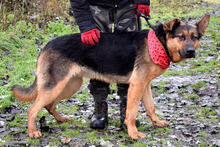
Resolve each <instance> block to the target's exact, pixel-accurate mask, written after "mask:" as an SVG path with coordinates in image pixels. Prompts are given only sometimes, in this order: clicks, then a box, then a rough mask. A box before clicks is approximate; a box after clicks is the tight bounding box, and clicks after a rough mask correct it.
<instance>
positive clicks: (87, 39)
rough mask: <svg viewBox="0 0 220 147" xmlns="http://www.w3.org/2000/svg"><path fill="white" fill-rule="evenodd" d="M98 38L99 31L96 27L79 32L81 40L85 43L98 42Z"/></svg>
mask: <svg viewBox="0 0 220 147" xmlns="http://www.w3.org/2000/svg"><path fill="white" fill-rule="evenodd" d="M99 38H100V32H99V31H98V29H96V28H95V29H92V30H90V31H87V32H84V33H82V34H81V40H82V42H83V43H84V44H87V45H95V44H96V43H98V42H99Z"/></svg>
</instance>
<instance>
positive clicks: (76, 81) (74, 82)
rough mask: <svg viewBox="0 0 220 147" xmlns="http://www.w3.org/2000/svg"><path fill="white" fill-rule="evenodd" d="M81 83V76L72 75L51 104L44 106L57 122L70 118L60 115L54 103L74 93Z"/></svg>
mask: <svg viewBox="0 0 220 147" xmlns="http://www.w3.org/2000/svg"><path fill="white" fill-rule="evenodd" d="M82 83H83V78H82V77H73V78H71V80H69V82H68V84H67V85H66V87H65V88H64V90H63V91H62V93H61V94H60V95H59V96H58V97H57V98H56V100H54V101H53V102H52V103H51V104H49V105H47V106H45V108H46V109H47V111H48V112H49V113H50V114H52V115H53V116H54V117H55V119H56V120H57V121H59V122H65V121H69V120H70V119H69V118H68V117H64V116H61V115H60V114H59V113H58V112H57V111H56V110H55V107H56V104H57V103H59V101H61V100H62V99H65V98H69V97H71V96H72V95H73V94H74V93H76V92H77V91H78V90H79V88H80V87H81V85H82Z"/></svg>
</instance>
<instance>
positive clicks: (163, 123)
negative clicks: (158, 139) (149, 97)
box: [153, 120, 169, 127]
mask: <svg viewBox="0 0 220 147" xmlns="http://www.w3.org/2000/svg"><path fill="white" fill-rule="evenodd" d="M153 125H154V126H157V127H167V126H168V125H169V123H168V122H166V121H164V120H160V121H154V122H153Z"/></svg>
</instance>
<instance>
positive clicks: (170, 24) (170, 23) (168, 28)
mask: <svg viewBox="0 0 220 147" xmlns="http://www.w3.org/2000/svg"><path fill="white" fill-rule="evenodd" d="M177 24H180V20H179V19H178V18H174V19H173V20H171V21H168V22H166V23H164V25H163V29H164V30H165V31H172V30H173V27H174V26H175V25H177Z"/></svg>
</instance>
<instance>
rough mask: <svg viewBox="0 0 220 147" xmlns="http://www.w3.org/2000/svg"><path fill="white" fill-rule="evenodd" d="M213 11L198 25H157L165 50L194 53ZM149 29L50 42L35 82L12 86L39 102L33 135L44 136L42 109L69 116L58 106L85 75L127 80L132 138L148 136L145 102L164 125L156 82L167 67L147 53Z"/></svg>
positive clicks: (33, 112) (32, 114)
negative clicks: (140, 117) (91, 41)
mask: <svg viewBox="0 0 220 147" xmlns="http://www.w3.org/2000/svg"><path fill="white" fill-rule="evenodd" d="M209 18H210V16H209V15H205V16H204V17H203V18H202V19H201V20H200V21H198V22H197V23H196V24H195V25H192V24H187V23H183V22H180V21H179V19H173V20H171V21H169V22H167V23H164V24H161V25H159V26H157V27H156V36H157V38H158V39H159V40H160V43H161V45H162V46H163V45H165V46H163V48H164V49H165V48H166V49H167V50H168V54H169V56H170V59H171V61H172V62H179V61H183V60H185V59H186V58H191V57H195V49H196V48H198V46H199V44H200V38H201V37H202V35H204V33H205V30H206V29H207V27H208V23H209ZM148 32H149V30H143V31H140V32H130V33H110V34H108V33H102V34H101V38H100V42H99V43H98V44H96V45H95V46H89V45H84V44H83V43H82V42H81V40H80V34H72V35H66V36H62V37H58V38H56V39H55V40H52V41H50V42H49V43H48V44H47V45H46V46H45V47H44V49H43V50H42V51H41V53H40V55H39V58H38V61H37V70H36V79H35V81H34V83H33V85H32V86H30V87H29V88H24V87H21V86H18V85H15V86H13V88H12V91H13V93H14V95H15V97H16V98H18V99H19V100H21V101H26V102H31V101H35V103H34V104H33V106H31V108H29V109H28V135H29V137H35V138H36V137H40V136H41V132H40V131H37V130H36V125H35V119H36V117H37V115H38V113H39V112H40V110H41V109H42V108H46V109H47V110H48V112H49V113H50V114H52V115H53V116H54V117H55V118H56V120H57V121H60V122H64V121H68V120H70V119H69V118H68V117H63V116H60V115H59V114H58V112H56V110H55V106H56V104H57V103H59V101H60V100H62V99H65V98H69V97H71V96H72V95H73V94H74V93H75V92H77V91H78V90H79V88H80V86H81V85H82V83H83V77H89V78H92V79H99V80H102V81H105V82H116V83H128V84H129V89H128V100H127V110H126V119H125V124H126V125H127V128H128V134H129V136H130V137H131V138H134V139H137V138H144V137H146V136H145V135H144V134H143V133H140V132H138V130H137V128H136V126H135V119H136V116H137V112H138V107H139V103H140V100H142V102H143V104H144V106H145V108H146V112H147V115H148V116H149V117H150V119H151V121H152V124H153V125H154V126H160V127H164V126H167V125H168V123H167V122H166V121H163V120H159V118H158V117H157V115H156V113H155V107H154V101H153V98H152V94H151V87H150V83H151V80H153V79H154V78H156V77H157V76H159V75H161V74H163V73H164V72H165V71H166V69H162V68H161V67H160V66H159V65H157V64H154V63H153V62H152V60H151V58H150V56H149V53H148V43H147V35H148Z"/></svg>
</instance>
